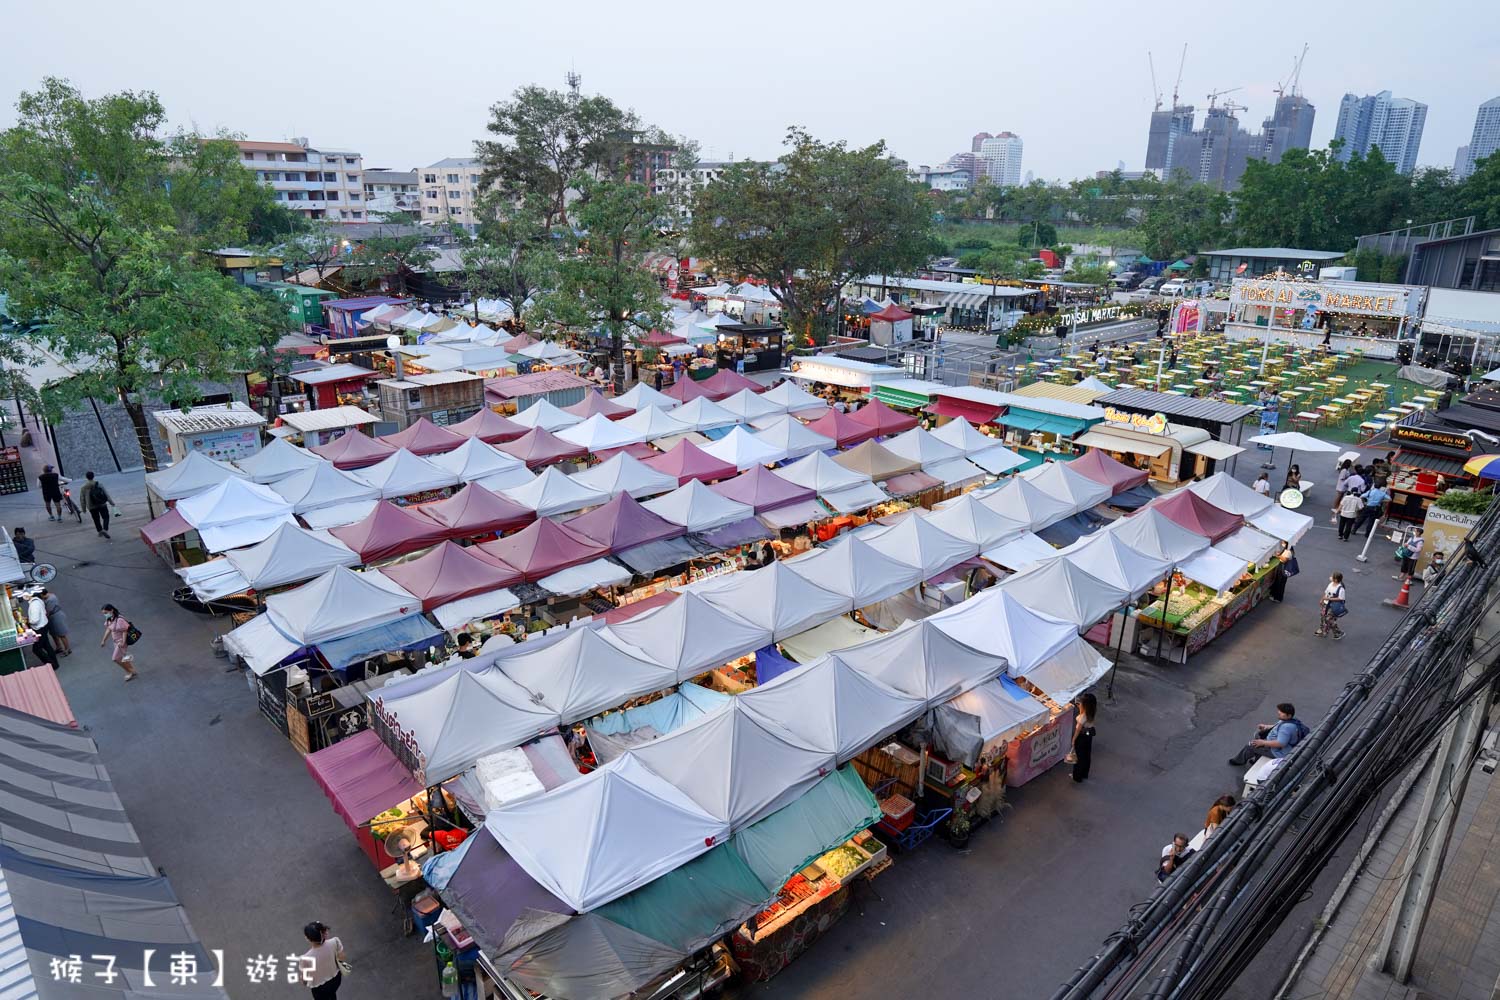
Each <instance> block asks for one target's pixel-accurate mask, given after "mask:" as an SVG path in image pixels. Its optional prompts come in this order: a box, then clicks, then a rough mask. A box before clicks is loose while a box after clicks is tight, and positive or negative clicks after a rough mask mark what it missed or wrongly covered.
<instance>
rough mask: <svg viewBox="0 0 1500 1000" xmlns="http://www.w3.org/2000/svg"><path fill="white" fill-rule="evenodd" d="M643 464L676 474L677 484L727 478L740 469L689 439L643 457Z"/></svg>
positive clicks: (669, 473)
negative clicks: (659, 452)
mask: <svg viewBox="0 0 1500 1000" xmlns="http://www.w3.org/2000/svg"><path fill="white" fill-rule="evenodd" d="M643 464H645V465H649V466H651V468H653V469H655V470H656V471H657V472H665V473H666V474H667V475H669V476H676V477H677V485H679V486H684V485H686V484H687V483H688V481H689V480H692V479H701V480H703V481H704V482H711V481H713V480H715V479H729V478H730V477H731V476H735V475H738V474H739V471H740V470H739V469H737V468H735V467H734V466H733V465H730V464H729V463H728V462H721V461H719V460H718V459H717V458H714V457H713V456H712V455H710V454H709V453H708V452H706V451H704V450H703V449H702V448H699V447H698V446H697V445H695V444H693V443H692V442H691V441H678V442H677V443H676V444H675V445H673V446H672V450H671V451H668V452H665V453H664V454H661V455H653V456H652V457H651V458H647V459H644V460H643Z"/></svg>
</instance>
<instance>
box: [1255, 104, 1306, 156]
mask: <svg viewBox="0 0 1500 1000" xmlns="http://www.w3.org/2000/svg"><path fill="white" fill-rule="evenodd" d="M1316 113H1317V108H1315V107H1313V104H1312V102H1311V101H1309V100H1308V99H1307V98H1305V97H1303V96H1302V95H1301V94H1282V95H1281V96H1279V97H1277V98H1276V107H1275V108H1274V109H1273V110H1272V111H1271V117H1269V118H1267V119H1266V120H1265V121H1263V122H1262V123H1261V133H1260V144H1261V146H1260V150H1259V151H1258V153H1259V155H1258V157H1257V158H1258V159H1262V160H1265V161H1267V162H1269V163H1280V162H1281V154H1283V153H1285V152H1286V151H1287V150H1289V149H1307V148H1309V147H1310V146H1311V145H1312V130H1313V116H1314V115H1315V114H1316ZM1252 155H1255V153H1252Z"/></svg>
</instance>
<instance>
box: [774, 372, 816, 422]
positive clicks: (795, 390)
mask: <svg viewBox="0 0 1500 1000" xmlns="http://www.w3.org/2000/svg"><path fill="white" fill-rule="evenodd" d="M760 398H761V399H764V400H766V401H767V402H770V403H775V404H776V405H777V406H780V407H782V408H783V409H785V410H786V411H787V412H788V413H796V414H799V415H804V416H806V417H807V418H808V419H812V418H813V417H817V416H822V415H823V413H824V412H825V411H826V410H827V409H828V404H827V403H825V402H823V400H821V399H819V398H818V397H817V396H814V395H813V394H812V393H810V392H808V391H807V390H806V389H804V388H802V387H801V386H799V385H797V383H795V382H792V381H790V380H788V381H786V382H783V383H781V384H780V385H777V386H772V387H771V388H770V389H767V390H766V391H765V392H763V393H761V395H760Z"/></svg>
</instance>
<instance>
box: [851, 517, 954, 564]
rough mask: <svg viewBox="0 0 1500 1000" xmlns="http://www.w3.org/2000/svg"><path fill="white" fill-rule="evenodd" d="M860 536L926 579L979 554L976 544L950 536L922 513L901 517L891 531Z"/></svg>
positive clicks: (882, 529)
mask: <svg viewBox="0 0 1500 1000" xmlns="http://www.w3.org/2000/svg"><path fill="white" fill-rule="evenodd" d="M859 537H860V539H861V540H862V541H864V542H865V543H866V544H868V545H869V546H870V548H872V549H874V550H875V551H876V552H879V553H881V554H882V555H886V556H890V557H891V558H892V559H894V560H896V561H897V562H899V563H904V564H905V565H907V566H913V567H915V568H916V569H917V570H918V571H919V572H920V573H921V574H922V579H924V580H930V579H932V578H933V577H935V576H937V575H938V574H939V573H941V572H943V571H944V570H946V569H949V568H950V567H953V566H956V565H958V564H959V563H961V562H963V561H964V560H965V559H970V558H972V557H974V556H976V555H978V554H979V546H978V545H976V544H975V543H974V542H970V541H965V540H964V539H963V538H960V537H958V536H956V535H950V534H949V533H948V532H946V531H944V530H943V529H942V528H940V527H938V526H937V525H935V524H933V523H932V520H931V519H930V518H928V517H924V516H923V515H921V514H913V515H912V516H910V517H905V518H902V519H901V521H899V522H898V523H897V524H895V525H893V526H891V527H889V528H881V529H880V530H878V531H866V532H862V533H861V534H860V536H859Z"/></svg>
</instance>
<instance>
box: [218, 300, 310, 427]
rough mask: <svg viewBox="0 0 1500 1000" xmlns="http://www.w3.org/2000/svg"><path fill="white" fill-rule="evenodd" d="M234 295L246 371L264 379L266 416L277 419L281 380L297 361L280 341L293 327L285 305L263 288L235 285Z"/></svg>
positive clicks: (233, 319) (293, 352)
mask: <svg viewBox="0 0 1500 1000" xmlns="http://www.w3.org/2000/svg"><path fill="white" fill-rule="evenodd" d="M233 292H234V295H233V296H232V298H231V300H230V303H231V305H232V307H233V309H234V313H233V315H232V321H233V322H234V323H235V325H236V326H238V327H239V328H240V329H242V330H244V331H245V339H246V350H245V365H244V368H245V370H246V371H248V372H254V373H255V374H257V375H259V376H260V377H261V378H263V379H264V380H265V382H266V398H265V414H266V417H267V418H268V419H272V420H274V419H275V418H276V417H277V415H279V414H280V413H281V379H282V377H283V376H285V375H287V374H289V373H290V372H291V370H292V362H293V361H294V360H296V358H297V354H296V352H295V351H290V350H282V349H281V340H282V338H283V337H285V336H286V335H287V334H288V333H290V332H291V327H292V324H291V321H290V320H289V319H288V318H287V307H286V303H284V302H282V301H281V300H280V299H278V298H277V297H276V296H275V295H273V294H271V293H270V292H269V291H266V290H262V289H253V288H244V287H240V286H235V287H234V289H233Z"/></svg>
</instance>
